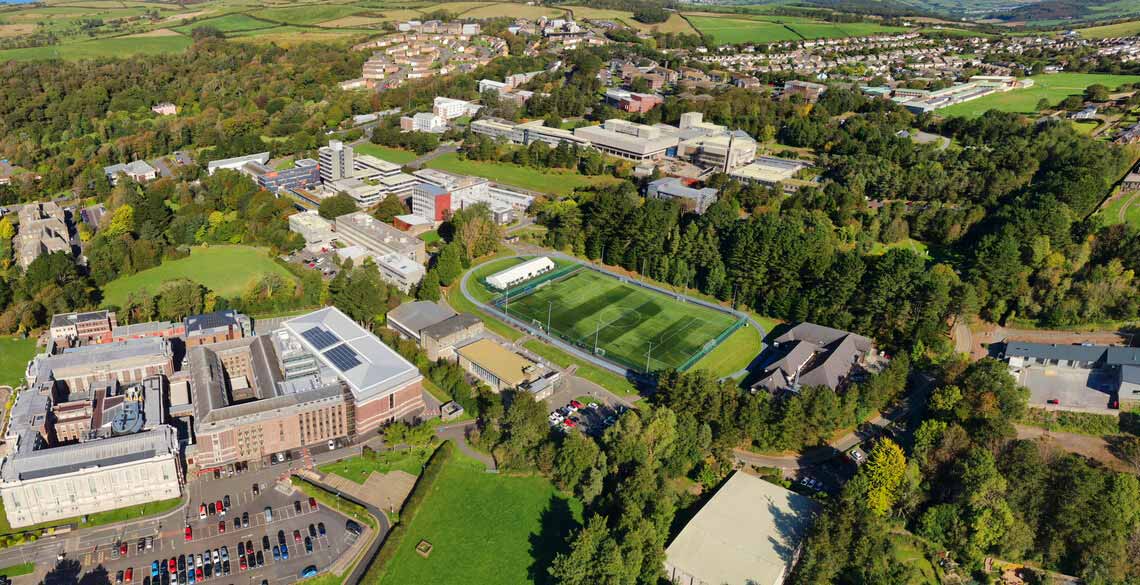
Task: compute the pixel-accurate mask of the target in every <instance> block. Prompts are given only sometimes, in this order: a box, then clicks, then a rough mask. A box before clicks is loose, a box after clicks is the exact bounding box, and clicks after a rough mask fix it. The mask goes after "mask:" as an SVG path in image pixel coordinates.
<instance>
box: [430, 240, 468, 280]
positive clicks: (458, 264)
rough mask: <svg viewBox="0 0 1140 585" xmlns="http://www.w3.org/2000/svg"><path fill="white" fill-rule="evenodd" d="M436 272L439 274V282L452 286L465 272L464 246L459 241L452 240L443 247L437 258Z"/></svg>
mask: <svg viewBox="0 0 1140 585" xmlns="http://www.w3.org/2000/svg"><path fill="white" fill-rule="evenodd" d="M435 272H436V274H438V275H439V284H441V285H443V286H450V285H451V283H452V282H453V281H454V280H455V279H456V278H457V277H458V276H459V275H460V274H461V273H462V272H463V248H462V244H461V243H459V242H458V241H455V242H451V243H450V244H448V245H446V246H444V247H443V250H442V251H440V253H439V257H438V258H437V259H436V263H435Z"/></svg>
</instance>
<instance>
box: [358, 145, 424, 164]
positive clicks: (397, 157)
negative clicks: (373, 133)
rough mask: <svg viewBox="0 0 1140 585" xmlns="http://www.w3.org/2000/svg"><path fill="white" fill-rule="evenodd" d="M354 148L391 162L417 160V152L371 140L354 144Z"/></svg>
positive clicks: (400, 162) (402, 162)
mask: <svg viewBox="0 0 1140 585" xmlns="http://www.w3.org/2000/svg"><path fill="white" fill-rule="evenodd" d="M352 149H353V150H354V151H356V152H358V153H360V154H367V155H371V156H374V157H376V158H381V159H384V160H386V161H388V162H391V163H396V164H398V165H402V164H405V163H409V162H412V161H413V160H416V153H414V152H412V151H410V150H400V149H399V148H392V147H389V146H380V145H379V144H372V143H369V142H362V143H360V144H354V145H352Z"/></svg>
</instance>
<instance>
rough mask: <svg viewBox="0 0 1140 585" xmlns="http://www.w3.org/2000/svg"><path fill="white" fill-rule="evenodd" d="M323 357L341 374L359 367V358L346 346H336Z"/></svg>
mask: <svg viewBox="0 0 1140 585" xmlns="http://www.w3.org/2000/svg"><path fill="white" fill-rule="evenodd" d="M325 357H326V358H328V359H329V361H330V362H332V364H333V366H336V368H337V369H338V370H340V371H342V372H347V371H349V370H351V369H352V368H355V367H356V366H359V365H360V358H359V357H358V356H357V355H356V352H355V351H353V349H352V348H351V347H348V346H347V345H338V346H336V347H334V348H332V349H330V350H328V351H326V352H325Z"/></svg>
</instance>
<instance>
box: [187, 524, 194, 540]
mask: <svg viewBox="0 0 1140 585" xmlns="http://www.w3.org/2000/svg"><path fill="white" fill-rule="evenodd" d="M191 540H194V530H193V529H191V528H190V525H189V524H187V525H186V542H190V541H191Z"/></svg>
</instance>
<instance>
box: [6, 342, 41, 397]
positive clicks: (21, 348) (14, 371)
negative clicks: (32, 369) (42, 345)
mask: <svg viewBox="0 0 1140 585" xmlns="http://www.w3.org/2000/svg"><path fill="white" fill-rule="evenodd" d="M35 355H36V338H35V337H29V338H27V339H20V338H18V337H0V386H11V387H13V388H15V387H16V386H19V385H20V384H22V383H23V382H24V371H25V370H26V369H27V367H28V362H29V361H31V359H32V357H33V356H35Z"/></svg>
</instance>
